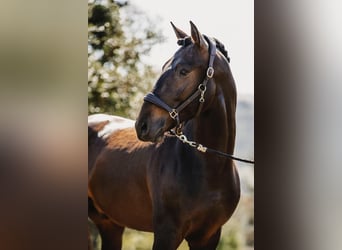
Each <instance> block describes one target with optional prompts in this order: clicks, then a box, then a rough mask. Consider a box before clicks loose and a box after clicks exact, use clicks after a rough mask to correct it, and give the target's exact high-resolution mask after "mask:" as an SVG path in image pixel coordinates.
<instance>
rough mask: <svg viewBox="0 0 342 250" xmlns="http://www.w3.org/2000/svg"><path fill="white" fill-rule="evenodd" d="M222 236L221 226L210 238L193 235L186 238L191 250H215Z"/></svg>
mask: <svg viewBox="0 0 342 250" xmlns="http://www.w3.org/2000/svg"><path fill="white" fill-rule="evenodd" d="M220 236H221V228H219V229H218V230H217V231H216V232H215V233H214V234H213V235H212V236H211V237H210V238H208V239H207V238H204V237H203V236H199V235H197V236H195V235H192V236H190V237H187V238H186V240H187V242H188V245H189V247H190V250H215V249H216V247H217V245H218V243H219V241H220Z"/></svg>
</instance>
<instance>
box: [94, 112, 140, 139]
mask: <svg viewBox="0 0 342 250" xmlns="http://www.w3.org/2000/svg"><path fill="white" fill-rule="evenodd" d="M105 121H109V123H108V124H106V125H105V126H104V127H103V129H102V130H100V131H99V132H98V136H99V137H102V138H104V139H106V138H108V137H109V136H110V135H111V134H112V133H114V132H116V131H118V130H121V129H125V128H133V127H134V124H135V121H133V120H130V119H127V118H123V117H120V116H114V115H105V114H95V115H90V116H89V117H88V126H93V125H96V124H97V123H100V122H105Z"/></svg>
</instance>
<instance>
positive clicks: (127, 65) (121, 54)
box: [88, 0, 164, 118]
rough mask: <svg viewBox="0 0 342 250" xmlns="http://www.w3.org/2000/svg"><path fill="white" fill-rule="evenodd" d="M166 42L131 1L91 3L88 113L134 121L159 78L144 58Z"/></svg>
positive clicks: (105, 0)
mask: <svg viewBox="0 0 342 250" xmlns="http://www.w3.org/2000/svg"><path fill="white" fill-rule="evenodd" d="M163 40H164V38H163V36H162V35H161V33H160V32H159V31H158V30H157V28H156V26H155V24H154V23H153V22H152V21H151V20H150V19H149V18H148V17H147V16H146V15H145V14H144V13H143V12H141V11H139V10H138V9H136V8H135V7H134V6H131V5H130V4H129V2H127V1H126V2H123V1H120V2H119V1H113V0H102V1H94V0H88V113H89V114H93V113H109V114H116V115H121V116H126V117H130V118H134V116H135V115H136V113H137V109H138V108H139V106H140V104H141V101H142V98H143V93H146V92H147V90H148V89H149V88H150V87H151V84H152V81H153V80H154V79H155V76H156V74H155V72H154V71H153V69H152V67H151V66H150V65H147V64H146V63H144V62H143V56H146V55H148V53H149V52H150V50H151V48H152V46H153V45H154V44H156V43H160V42H162V41H163Z"/></svg>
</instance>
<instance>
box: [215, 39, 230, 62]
mask: <svg viewBox="0 0 342 250" xmlns="http://www.w3.org/2000/svg"><path fill="white" fill-rule="evenodd" d="M213 39H214V41H215V43H216V48H217V49H218V50H219V51H220V52H221V53H222V54H223V55H224V57H225V58H226V59H227V61H228V62H230V57H229V56H228V51H227V50H226V48H225V47H224V44H223V43H221V42H220V41H219V40H218V39H217V38H215V37H213Z"/></svg>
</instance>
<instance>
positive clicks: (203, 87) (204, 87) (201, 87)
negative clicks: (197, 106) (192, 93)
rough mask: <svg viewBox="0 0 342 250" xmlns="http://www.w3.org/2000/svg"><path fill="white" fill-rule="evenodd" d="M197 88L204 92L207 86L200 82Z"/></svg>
mask: <svg viewBox="0 0 342 250" xmlns="http://www.w3.org/2000/svg"><path fill="white" fill-rule="evenodd" d="M198 90H199V91H201V92H205V91H206V90H207V86H206V85H204V84H202V83H201V84H200V85H198Z"/></svg>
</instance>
